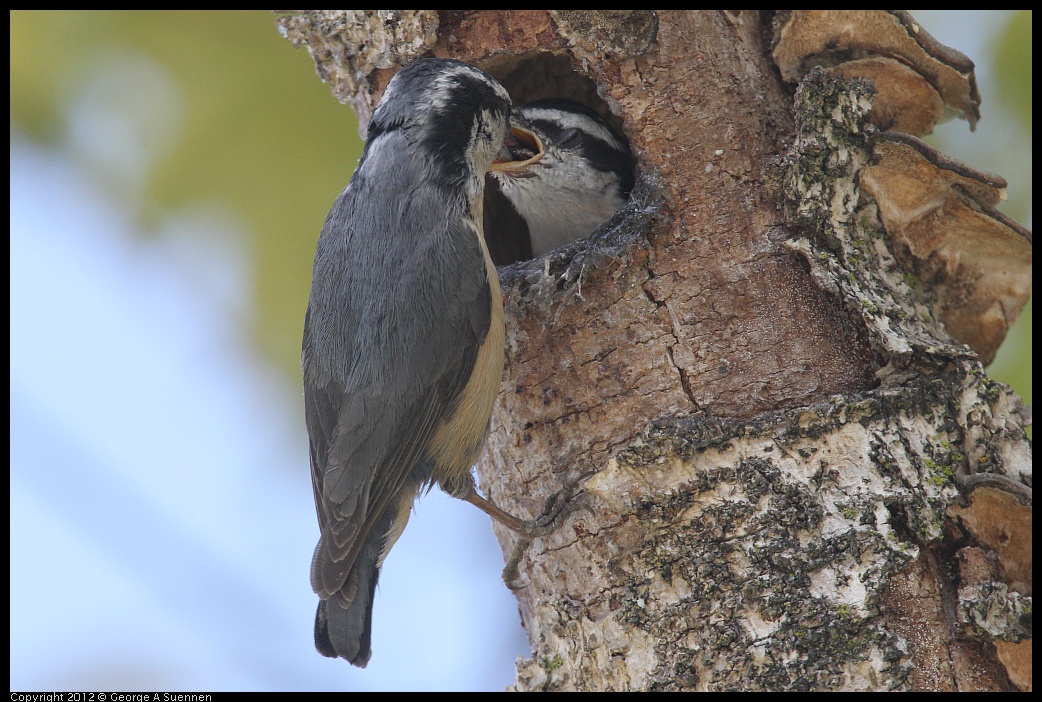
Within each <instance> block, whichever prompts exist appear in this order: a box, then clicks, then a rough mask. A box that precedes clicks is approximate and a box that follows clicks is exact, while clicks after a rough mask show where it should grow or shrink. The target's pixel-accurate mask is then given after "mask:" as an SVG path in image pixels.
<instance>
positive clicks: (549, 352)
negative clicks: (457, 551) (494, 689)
mask: <svg viewBox="0 0 1042 702" xmlns="http://www.w3.org/2000/svg"><path fill="white" fill-rule="evenodd" d="M279 23H280V26H281V28H282V31H283V32H284V33H285V34H286V35H287V36H288V37H289V38H291V39H292V40H294V41H295V42H297V43H307V44H308V46H309V50H310V51H311V52H312V54H313V55H314V56H315V57H316V63H317V65H318V70H319V74H320V76H322V77H323V79H325V80H327V81H328V82H330V84H331V86H332V88H333V90H334V93H335V94H336V95H337V96H338V97H340V98H341V99H342V100H345V101H350V102H351V103H352V104H353V105H354V106H355V108H356V110H358V112H359V115H360V118H361V121H362V122H363V123H364V122H365V121H366V119H367V117H368V116H369V114H371V110H372V107H373V106H374V105H375V104H376V101H377V100H378V97H379V94H380V92H381V91H382V89H383V87H384V86H385V85H386V83H387V80H389V78H390V76H391V75H393V73H394V70H395V69H397V67H399V66H401V65H404V64H405V63H408V62H409V61H410V60H412V59H414V58H416V57H419V56H421V55H430V54H433V55H437V56H450V57H453V58H459V59H462V60H466V61H469V62H471V63H475V64H477V65H479V66H481V67H483V68H485V69H486V70H488V71H489V72H490V73H491V74H492V75H493V76H495V77H496V78H498V79H499V80H500V81H501V82H503V84H504V85H505V86H506V87H507V89H508V90H510V91H511V95H512V97H513V98H514V101H515V103H523V102H526V101H529V100H533V99H538V98H542V97H548V96H566V97H572V98H573V99H579V100H581V101H583V102H585V103H587V104H589V105H590V106H591V107H594V108H595V109H598V110H600V111H601V113H602V114H604V115H605V116H607V117H609V118H610V119H613V120H615V122H616V123H617V124H619V125H621V127H622V128H623V129H624V130H625V131H626V133H627V134H628V136H629V137H630V139H631V141H632V143H633V146H634V148H635V151H636V153H637V155H638V157H639V162H640V169H641V172H642V176H641V178H640V183H639V185H638V188H637V190H636V191H635V193H634V196H633V198H632V201H631V203H630V204H629V205H628V206H627V207H626V208H625V209H624V210H623V211H621V212H620V213H618V214H617V215H616V216H615V217H614V218H613V219H612V220H611V221H610V222H609V223H607V224H606V225H605V226H604V227H602V228H601V230H599V231H598V232H597V233H596V234H595V235H593V236H592V237H588V238H586V239H583V240H580V241H579V242H576V243H575V244H572V245H569V246H567V247H565V248H563V249H559V250H557V251H554V252H551V253H550V254H548V255H547V256H544V257H542V258H539V259H536V260H533V261H518V262H515V263H513V264H511V265H509V266H505V267H502V268H501V276H500V277H501V286H502V289H503V293H504V297H505V306H506V317H507V364H506V373H505V376H504V379H503V385H502V388H501V391H500V398H499V401H498V403H497V406H496V409H495V411H494V414H493V418H492V426H491V433H490V436H489V439H488V443H487V450H486V451H485V455H484V458H483V459H482V461H481V463H479V465H478V473H479V476H480V479H481V484H482V485H483V486H484V489H485V490H486V491H487V492H488V494H489V496H490V497H491V498H492V499H493V500H494V501H496V502H497V504H499V505H500V506H501V507H503V508H505V509H507V510H508V511H511V512H513V513H514V514H517V515H520V516H535V515H538V514H540V513H541V511H542V510H543V509H544V504H545V503H546V502H547V500H548V499H550V498H552V496H553V495H555V494H556V493H558V492H559V491H561V490H562V489H565V488H567V487H569V486H575V487H576V490H575V494H573V495H571V496H570V498H569V499H568V500H567V504H566V509H565V511H564V513H563V514H562V515H561V517H560V519H559V522H560V525H559V527H558V528H557V529H556V530H554V531H552V532H551V533H549V534H548V535H546V536H544V537H541V538H537V539H534V540H533V541H532V542H531V543H528V544H525V543H521V544H519V543H518V537H517V536H516V535H515V534H514V533H512V532H510V531H508V530H505V529H503V528H501V527H500V526H498V525H497V526H496V533H497V535H498V537H499V540H500V543H501V544H502V545H503V550H504V554H505V556H506V557H507V559H508V560H509V561H510V562H511V563H510V566H511V567H510V568H508V570H509V571H510V573H509V574H508V575H509V577H508V580H510V581H511V584H512V586H514V587H516V588H517V596H518V601H519V603H520V610H521V616H522V620H523V622H524V626H525V629H526V630H527V632H528V635H529V638H530V640H531V642H532V645H533V647H534V653H533V656H532V658H530V659H528V660H525V661H520V662H519V665H518V676H517V681H516V684H515V687H516V689H518V690H532V689H543V690H689V689H701V690H732V689H742V690H752V689H760V690H793V689H871V690H887V689H901V690H905V689H960V690H964V689H1017V688H1020V689H1028V688H1030V684H1031V683H1030V650H1031V649H1030V646H1031V642H1030V632H1029V630H1028V631H1025V626H1024V624H1023V622H1022V620H1024V619H1025V616H1026V618H1027V621H1028V622H1029V621H1030V594H1031V589H1030V587H1031V586H1030V583H1031V565H1030V563H1031V561H1030V551H1031V549H1030V525H1031V522H1030V485H1031V477H1030V476H1031V467H1030V460H1031V455H1030V445H1029V442H1028V441H1027V438H1026V435H1025V433H1024V430H1023V421H1022V418H1021V416H1020V414H1019V410H1020V405H1019V400H1018V398H1016V397H1015V396H1014V395H1013V393H1012V392H1011V391H1010V390H1009V388H1007V387H1005V386H1002V385H998V384H996V383H993V382H991V381H989V380H988V379H987V377H986V376H985V374H984V372H983V369H982V366H981V359H982V358H983V359H985V360H990V357H991V355H992V354H993V353H994V350H995V348H997V346H998V343H999V342H1001V339H1002V337H1003V336H1004V335H1005V331H1006V328H1007V326H1008V325H1009V324H1010V323H1012V321H1013V320H1014V319H1015V317H1016V315H1017V313H1018V312H1019V310H1020V307H1021V306H1022V305H1023V303H1024V301H1025V300H1026V299H1027V296H1028V294H1029V293H1030V260H1031V253H1030V233H1028V232H1026V231H1025V230H1023V229H1022V228H1021V227H1020V226H1019V225H1017V224H1016V223H1014V222H1010V221H1009V220H1008V219H1006V218H1005V217H1003V216H1002V215H1000V214H998V213H996V212H995V211H994V210H993V209H992V207H993V205H994V204H995V201H996V200H997V199H998V197H999V196H1000V192H999V191H1000V190H1001V188H1002V187H1003V186H1004V183H1002V182H1001V179H998V178H996V177H995V176H988V175H986V174H980V173H976V172H974V171H972V169H969V168H968V167H965V166H962V165H961V164H956V163H953V162H951V161H948V160H947V159H945V158H944V157H943V156H941V155H940V154H937V153H936V152H934V151H933V150H932V149H930V148H929V147H926V146H925V144H922V143H921V142H919V141H918V140H917V139H915V138H914V137H913V136H908V133H915V134H918V133H922V132H925V131H929V129H930V128H931V127H932V125H933V122H934V121H935V120H936V119H937V118H938V117H939V116H940V115H941V114H942V113H943V112H944V111H945V110H948V111H955V112H957V113H959V114H961V115H963V116H964V117H966V118H967V119H969V120H970V121H971V123H972V122H973V121H974V120H975V119H976V118H977V111H976V110H977V104H976V101H977V97H976V86H975V84H974V78H973V73H972V64H969V65H967V64H968V61H967V60H965V57H962V56H961V55H960V54H958V53H957V52H952V51H951V50H949V49H946V48H945V47H939V46H938V45H937V44H936V43H935V42H933V41H932V39H931V38H930V37H929V36H928V35H927V34H926V33H925V32H923V31H922V30H921V28H919V27H918V26H917V25H915V23H914V22H913V21H912V20H911V18H910V17H908V16H907V15H904V14H903V13H887V12H847V13H829V12H816V13H815V12H803V13H801V12H792V13H789V12H783V13H776V14H763V13H758V12H733V13H729V12H651V11H601V12H592V11H591V12H575V11H554V12H544V11H482V12H460V11H419V12H407V11H402V12H391V11H381V12H379V13H377V12H364V13H363V12H343V11H341V12H336V13H325V12H308V13H302V14H295V15H291V16H283V17H281V18H280V19H279ZM855 56H856V57H857V60H852V57H855ZM815 66H820V67H823V69H824V70H823V69H822V68H815ZM865 78H868V79H870V80H871V81H872V82H869V81H867V80H865ZM494 229H495V228H494V227H490V228H489V231H487V232H486V236H488V237H490V238H492V237H495V236H496V232H495V231H494ZM508 248H509V247H508ZM967 345H968V346H967ZM1025 613H1027V614H1026V615H1025ZM1029 626H1030V625H1029V624H1028V627H1029Z"/></svg>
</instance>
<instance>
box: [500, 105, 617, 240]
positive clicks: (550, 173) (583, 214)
mask: <svg viewBox="0 0 1042 702" xmlns="http://www.w3.org/2000/svg"><path fill="white" fill-rule="evenodd" d="M511 123H512V124H513V125H515V132H516V131H517V129H516V128H517V127H521V128H524V129H522V130H521V131H522V133H521V134H515V136H518V137H520V139H515V140H514V142H513V143H512V144H510V150H511V152H512V153H513V157H514V159H515V160H517V161H526V167H524V168H512V169H504V170H499V171H492V172H490V175H491V177H492V179H493V180H495V181H496V183H498V185H499V187H500V190H501V191H502V193H503V195H504V196H506V198H507V200H509V202H510V204H511V205H513V207H514V209H515V210H516V211H517V213H518V214H519V215H520V216H521V218H522V219H523V220H524V222H525V224H526V225H527V228H528V233H529V236H530V240H531V253H532V255H533V256H541V255H542V254H544V253H546V252H547V251H551V250H553V249H556V248H558V247H561V246H564V245H565V244H569V243H571V242H573V241H575V240H577V239H580V238H582V237H584V236H586V235H587V234H589V233H591V232H593V231H594V230H595V229H597V227H599V226H600V225H601V224H602V223H603V222H604V221H605V220H607V219H608V218H609V217H611V216H612V215H613V214H614V213H615V212H616V211H617V210H618V209H619V208H620V207H622V206H623V205H624V204H625V203H626V200H628V199H629V196H630V191H631V190H633V182H634V178H635V174H634V161H633V156H632V155H631V154H630V146H629V141H628V140H627V139H626V137H625V136H624V135H623V134H622V133H621V132H619V131H618V130H616V129H614V128H613V127H612V126H611V125H609V124H608V123H607V122H606V121H605V120H604V119H602V118H601V117H600V115H598V114H597V113H596V112H595V111H593V110H592V109H590V108H589V107H586V106H585V105H582V104H579V103H577V102H574V101H572V100H567V99H564V98H550V99H546V100H537V101H535V102H529V103H526V104H524V105H522V106H520V107H518V108H516V109H515V110H514V112H513V115H512V117H511ZM525 131H527V132H531V133H534V135H535V136H536V137H537V139H536V140H531V139H528V140H526V139H525V136H524V134H523V132H525ZM533 141H534V142H535V143H533ZM539 152H542V154H541V155H539Z"/></svg>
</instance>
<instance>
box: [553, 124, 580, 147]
mask: <svg viewBox="0 0 1042 702" xmlns="http://www.w3.org/2000/svg"><path fill="white" fill-rule="evenodd" d="M580 134H581V132H580V131H579V130H578V129H576V128H575V127H569V128H568V129H563V130H561V135H560V137H558V141H557V143H558V144H560V145H561V146H577V145H578V144H579V136H580Z"/></svg>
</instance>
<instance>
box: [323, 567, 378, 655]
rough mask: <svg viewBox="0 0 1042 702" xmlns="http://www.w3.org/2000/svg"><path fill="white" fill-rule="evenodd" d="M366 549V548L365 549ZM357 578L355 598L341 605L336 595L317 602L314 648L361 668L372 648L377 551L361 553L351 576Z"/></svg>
mask: <svg viewBox="0 0 1042 702" xmlns="http://www.w3.org/2000/svg"><path fill="white" fill-rule="evenodd" d="M367 550H368V549H367ZM356 576H357V577H358V584H359V590H358V594H357V595H356V596H355V598H354V601H353V602H351V604H350V605H348V606H347V607H344V606H343V605H341V604H340V603H339V602H337V598H336V597H335V596H334V597H330V598H329V599H328V600H322V601H320V602H319V603H318V611H317V612H315V648H317V649H318V652H319V653H321V654H322V655H323V656H328V657H329V658H344V659H346V660H347V661H348V662H350V663H351V665H357V666H358V667H359V668H364V667H365V664H366V663H368V662H369V657H370V656H371V655H372V653H373V652H372V651H371V650H370V648H369V639H370V635H371V633H372V627H373V594H374V593H375V592H376V580H377V578H379V577H380V571H379V569H378V568H377V567H376V554H370V553H363V554H362V557H361V558H360V559H359V560H358V562H356V563H355V568H354V572H353V573H352V574H351V577H352V578H354V577H356Z"/></svg>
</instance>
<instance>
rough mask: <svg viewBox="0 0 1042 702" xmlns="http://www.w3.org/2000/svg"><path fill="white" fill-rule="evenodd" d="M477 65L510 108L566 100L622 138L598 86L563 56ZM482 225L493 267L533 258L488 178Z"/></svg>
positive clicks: (499, 58) (505, 57) (532, 55)
mask: <svg viewBox="0 0 1042 702" xmlns="http://www.w3.org/2000/svg"><path fill="white" fill-rule="evenodd" d="M478 65H479V66H480V67H481V68H482V69H484V70H485V71H487V72H488V73H489V75H491V76H492V77H493V78H495V79H496V80H498V81H499V82H500V83H501V84H502V85H503V87H505V88H506V89H507V92H509V93H510V98H511V100H512V102H513V104H514V105H524V104H526V103H529V102H534V101H536V100H543V99H546V98H567V99H569V100H574V101H575V102H578V103H581V104H583V105H585V106H587V107H589V108H590V109H592V110H594V111H595V112H596V113H597V114H598V115H600V116H601V117H602V118H603V119H604V120H605V121H606V122H608V124H610V125H611V126H612V127H614V128H615V129H617V130H618V131H620V132H623V133H624V130H623V128H622V125H623V120H622V118H621V117H619V116H618V115H616V114H615V113H613V112H612V111H611V109H610V108H609V107H608V104H607V103H606V102H605V101H604V100H603V99H602V98H601V97H600V96H599V95H598V94H597V83H596V82H595V81H594V80H593V79H592V78H589V77H587V76H585V75H583V74H582V73H580V72H579V71H577V70H576V69H575V68H574V67H573V65H572V61H571V59H570V58H569V57H568V55H567V54H563V53H560V54H558V53H552V52H547V51H533V52H529V53H525V54H520V55H518V54H498V55H496V56H493V57H492V58H490V59H488V60H486V61H482V62H479V63H478ZM483 223H484V230H485V244H486V246H488V251H489V255H490V256H491V258H492V262H493V263H495V264H496V265H497V266H505V265H509V264H511V263H516V262H518V261H527V260H529V259H531V258H533V255H532V246H531V241H530V238H529V234H528V228H527V226H526V225H525V222H524V220H523V218H522V217H521V215H519V214H518V213H517V211H516V210H515V209H514V207H513V206H512V205H511V203H510V201H509V200H507V198H506V197H505V196H504V195H503V194H502V191H501V190H500V188H499V185H498V184H497V182H496V180H495V178H493V177H492V176H486V178H485V200H484V222H483Z"/></svg>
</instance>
